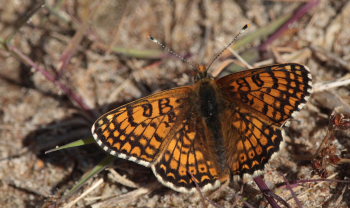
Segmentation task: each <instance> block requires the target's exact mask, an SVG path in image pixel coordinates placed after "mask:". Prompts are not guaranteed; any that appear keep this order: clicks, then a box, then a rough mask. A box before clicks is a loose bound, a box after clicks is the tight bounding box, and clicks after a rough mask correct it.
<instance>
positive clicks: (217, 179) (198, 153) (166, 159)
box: [152, 112, 229, 192]
mask: <svg viewBox="0 0 350 208" xmlns="http://www.w3.org/2000/svg"><path fill="white" fill-rule="evenodd" d="M187 115H188V116H187V117H186V118H185V119H184V120H183V121H182V122H181V125H180V128H179V129H178V130H177V132H176V134H175V135H174V137H172V138H170V142H169V145H168V146H167V147H166V148H165V151H164V154H163V155H162V156H161V157H160V158H159V161H158V162H157V163H155V164H154V165H153V166H152V170H153V172H154V174H155V175H156V176H157V178H158V180H159V181H160V182H162V183H163V184H164V185H167V186H168V187H170V188H172V189H174V190H177V191H179V192H194V191H196V189H195V187H196V185H195V183H194V182H193V181H196V183H197V185H198V186H199V188H200V189H201V190H203V191H206V190H210V189H214V188H217V187H218V186H219V185H220V184H221V183H222V182H224V181H226V180H228V179H229V178H228V173H227V175H225V173H222V172H219V171H220V169H219V168H218V167H217V161H215V159H214V158H215V156H213V154H212V153H213V152H210V150H212V149H210V148H209V147H210V145H209V144H208V142H209V141H210V139H212V138H207V134H206V132H205V131H206V130H207V128H206V127H205V126H203V125H202V124H203V122H202V121H201V119H202V118H200V117H198V116H196V114H192V113H191V112H188V114H187ZM190 115H192V116H190Z"/></svg>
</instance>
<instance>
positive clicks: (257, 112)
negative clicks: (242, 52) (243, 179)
mask: <svg viewBox="0 0 350 208" xmlns="http://www.w3.org/2000/svg"><path fill="white" fill-rule="evenodd" d="M217 84H218V86H219V89H220V91H221V92H222V96H223V98H224V100H225V101H227V102H226V104H225V112H224V115H225V118H223V120H222V122H223V123H222V125H223V126H224V130H223V132H224V134H225V136H224V137H225V144H226V147H227V152H228V158H227V159H228V164H229V166H230V168H231V170H232V171H233V173H234V174H237V175H243V174H244V173H248V174H253V173H254V172H255V171H257V170H262V169H263V167H264V165H265V164H266V163H267V161H268V160H269V158H270V157H271V156H272V154H273V153H275V152H277V151H278V150H279V146H280V143H281V141H282V140H283V138H282V134H281V130H280V127H281V126H282V125H283V124H284V123H285V122H286V120H287V119H289V118H290V117H292V114H293V112H295V111H297V110H299V109H300V108H301V107H302V106H303V105H304V104H305V102H306V100H307V98H308V96H309V95H310V93H311V74H310V73H309V71H308V69H307V68H306V67H304V66H302V65H299V64H279V65H273V66H267V67H262V68H257V69H252V70H247V71H242V72H239V73H234V74H231V75H228V76H225V77H223V78H221V79H218V80H217Z"/></svg>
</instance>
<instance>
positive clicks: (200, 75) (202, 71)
mask: <svg viewBox="0 0 350 208" xmlns="http://www.w3.org/2000/svg"><path fill="white" fill-rule="evenodd" d="M196 72H197V74H196V76H195V77H194V80H195V81H198V80H201V79H204V78H210V75H209V74H208V68H207V67H206V66H205V65H202V64H200V65H198V67H197V71H196Z"/></svg>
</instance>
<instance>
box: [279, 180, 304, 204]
mask: <svg viewBox="0 0 350 208" xmlns="http://www.w3.org/2000/svg"><path fill="white" fill-rule="evenodd" d="M281 175H282V177H283V180H284V181H285V182H286V187H287V189H288V190H289V191H290V193H291V194H292V197H293V198H294V201H295V203H296V204H297V206H298V207H299V208H302V207H303V205H302V204H301V202H300V201H299V199H298V197H297V196H296V194H295V192H294V191H293V189H292V187H291V186H290V184H289V181H288V180H287V178H286V177H285V176H284V175H283V174H281Z"/></svg>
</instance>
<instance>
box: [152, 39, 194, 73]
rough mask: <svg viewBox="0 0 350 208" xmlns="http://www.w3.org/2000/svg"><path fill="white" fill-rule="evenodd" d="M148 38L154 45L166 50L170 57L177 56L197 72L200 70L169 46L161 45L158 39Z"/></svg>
mask: <svg viewBox="0 0 350 208" xmlns="http://www.w3.org/2000/svg"><path fill="white" fill-rule="evenodd" d="M148 38H149V39H150V40H151V41H153V42H154V43H156V44H157V45H159V46H160V47H161V48H162V49H164V50H166V51H167V52H168V53H169V54H170V55H172V56H175V57H176V58H179V59H180V60H181V61H182V62H184V63H186V64H188V65H190V66H191V67H192V68H193V70H196V69H197V68H198V66H196V65H195V64H193V63H192V62H190V61H189V60H187V59H186V58H185V57H183V56H181V55H179V54H177V53H176V52H175V51H173V50H172V49H170V48H169V47H168V46H167V45H165V44H163V43H161V42H160V41H159V40H157V39H156V38H154V37H153V36H151V35H148Z"/></svg>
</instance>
